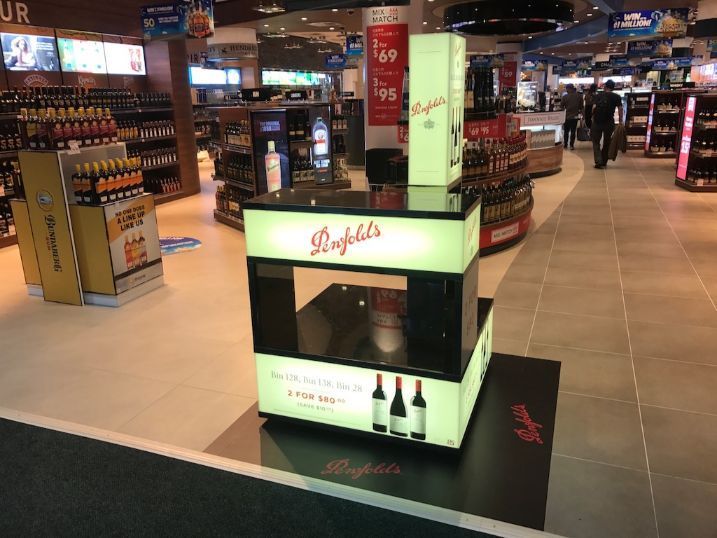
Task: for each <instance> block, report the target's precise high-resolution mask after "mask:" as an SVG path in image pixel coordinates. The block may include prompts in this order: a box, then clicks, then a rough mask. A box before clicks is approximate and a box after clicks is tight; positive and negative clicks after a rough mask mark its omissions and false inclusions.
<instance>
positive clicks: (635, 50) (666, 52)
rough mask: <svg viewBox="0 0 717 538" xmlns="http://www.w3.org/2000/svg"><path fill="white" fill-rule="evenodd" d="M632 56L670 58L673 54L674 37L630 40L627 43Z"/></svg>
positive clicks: (629, 54) (628, 53)
mask: <svg viewBox="0 0 717 538" xmlns="http://www.w3.org/2000/svg"><path fill="white" fill-rule="evenodd" d="M627 56H628V57H630V58H669V57H670V56H672V39H655V40H652V41H630V42H629V43H628V44H627Z"/></svg>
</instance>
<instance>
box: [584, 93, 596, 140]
mask: <svg viewBox="0 0 717 538" xmlns="http://www.w3.org/2000/svg"><path fill="white" fill-rule="evenodd" d="M596 93H597V84H594V83H593V84H590V88H588V91H587V92H585V125H586V126H587V128H588V129H590V127H592V124H593V99H595V94H596Z"/></svg>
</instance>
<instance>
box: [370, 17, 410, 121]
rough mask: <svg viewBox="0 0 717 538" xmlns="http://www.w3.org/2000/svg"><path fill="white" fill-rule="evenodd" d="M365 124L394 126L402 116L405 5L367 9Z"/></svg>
mask: <svg viewBox="0 0 717 538" xmlns="http://www.w3.org/2000/svg"><path fill="white" fill-rule="evenodd" d="M365 17H367V20H366V22H367V24H366V39H367V50H366V82H367V84H368V88H367V94H368V124H369V125H384V126H385V125H396V123H397V122H398V120H399V117H400V115H401V95H402V92H403V73H404V69H405V67H406V65H408V19H407V9H406V8H405V7H397V6H387V7H376V8H370V9H367V10H366V13H365Z"/></svg>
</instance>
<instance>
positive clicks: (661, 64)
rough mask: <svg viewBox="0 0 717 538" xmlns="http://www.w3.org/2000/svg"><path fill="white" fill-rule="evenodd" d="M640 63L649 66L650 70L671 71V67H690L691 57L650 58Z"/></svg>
mask: <svg viewBox="0 0 717 538" xmlns="http://www.w3.org/2000/svg"><path fill="white" fill-rule="evenodd" d="M642 65H646V66H649V67H650V69H652V71H672V70H673V69H682V68H684V67H692V57H691V56H687V57H684V58H669V59H665V60H650V61H648V62H643V63H642Z"/></svg>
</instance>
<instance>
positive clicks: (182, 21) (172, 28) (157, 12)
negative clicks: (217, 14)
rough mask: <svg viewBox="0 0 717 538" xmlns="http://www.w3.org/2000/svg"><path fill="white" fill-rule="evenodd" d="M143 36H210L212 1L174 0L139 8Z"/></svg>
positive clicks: (151, 37)
mask: <svg viewBox="0 0 717 538" xmlns="http://www.w3.org/2000/svg"><path fill="white" fill-rule="evenodd" d="M141 16H142V31H143V33H144V38H145V39H149V40H151V39H180V38H194V39H204V38H206V37H211V36H213V35H214V2H213V0H177V1H175V2H174V3H171V4H159V5H155V6H145V7H143V8H142V10H141Z"/></svg>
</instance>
